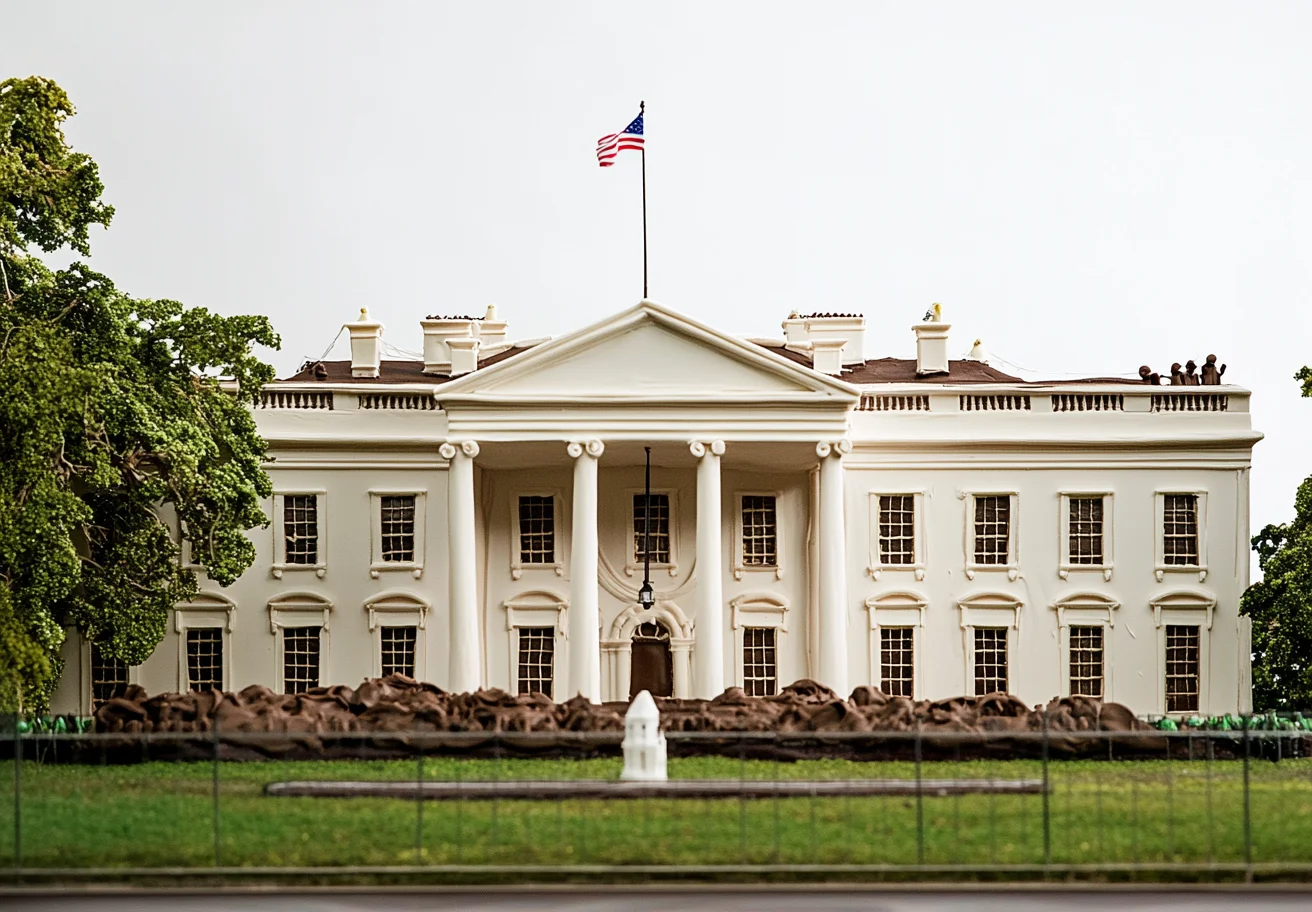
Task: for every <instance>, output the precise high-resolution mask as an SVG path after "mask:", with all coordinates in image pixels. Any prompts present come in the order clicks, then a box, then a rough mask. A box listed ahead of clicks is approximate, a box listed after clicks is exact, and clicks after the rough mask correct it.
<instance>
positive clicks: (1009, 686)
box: [966, 624, 1016, 697]
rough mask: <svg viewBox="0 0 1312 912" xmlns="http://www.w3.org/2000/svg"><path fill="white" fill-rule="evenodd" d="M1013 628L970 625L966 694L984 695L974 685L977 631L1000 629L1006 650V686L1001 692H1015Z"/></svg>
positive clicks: (995, 625) (976, 678)
mask: <svg viewBox="0 0 1312 912" xmlns="http://www.w3.org/2000/svg"><path fill="white" fill-rule="evenodd" d="M1014 629H1015V628H1012V627H1007V626H1004V625H1002V624H972V625H971V627H970V635H969V641H970V649H969V657H968V659H967V663H966V667H967V669H968V671H967V674H968V676H969V683H968V685H967V687H966V693H967V694H969V695H971V696H975V697H982V696H984V694H981V693H977V692H976V685H977V683H978V676H977V671H976V661H975V653H976V649H977V646H978V644H977V640H978V638H979V637H978V634H979V631H981V630H1001V631H1002V643H1003V646H1004V648H1005V650H1006V658H1007V664H1006V666H1005V668H1006V673H1005V677H1006V687H1004V688H1003V689H1002V691H1001V693H1009V694H1010V693H1015V690H1016V667H1015V662H1014V659H1015V656H1016V637H1015V635H1014V634H1013V632H1012V631H1013V630H1014ZM998 692H999V691H992V690H990V691H985V693H998Z"/></svg>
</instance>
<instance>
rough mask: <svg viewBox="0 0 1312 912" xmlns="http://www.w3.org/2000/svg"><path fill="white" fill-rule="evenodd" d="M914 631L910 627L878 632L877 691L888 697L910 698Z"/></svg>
mask: <svg viewBox="0 0 1312 912" xmlns="http://www.w3.org/2000/svg"><path fill="white" fill-rule="evenodd" d="M914 649H915V631H914V630H913V629H912V628H910V627H881V628H880V630H879V671H880V675H881V677H880V682H879V689H880V690H882V691H883V692H884V693H886V694H888V695H889V696H890V697H910V696H913V694H912V689H913V687H912V685H913V682H914V670H915V661H914V659H915V653H914Z"/></svg>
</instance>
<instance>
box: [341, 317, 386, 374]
mask: <svg viewBox="0 0 1312 912" xmlns="http://www.w3.org/2000/svg"><path fill="white" fill-rule="evenodd" d="M344 328H345V329H346V330H347V331H348V332H350V334H351V376H352V377H377V376H378V368H379V366H380V364H381V357H382V347H383V324H381V323H379V322H377V321H376V320H370V319H369V308H367V307H361V308H360V319H359V320H356V321H355V322H354V323H347V324H346V326H345V327H344Z"/></svg>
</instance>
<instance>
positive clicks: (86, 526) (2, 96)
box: [0, 77, 279, 711]
mask: <svg viewBox="0 0 1312 912" xmlns="http://www.w3.org/2000/svg"><path fill="white" fill-rule="evenodd" d="M72 113H73V107H72V104H71V103H70V102H69V99H68V96H67V95H66V94H65V93H64V91H63V90H62V89H60V88H59V86H57V85H56V84H55V83H53V82H51V81H50V80H47V79H42V78H40V77H32V78H28V79H8V80H5V81H3V82H0V711H6V710H13V709H23V710H34V709H41V708H43V707H44V706H45V705H46V704H47V703H48V700H49V696H50V693H51V692H52V690H53V688H54V685H55V683H56V682H57V680H58V675H59V673H60V670H61V669H60V661H59V649H60V646H61V645H62V643H63V640H64V630H65V629H66V628H67V627H70V626H75V627H77V628H78V629H79V630H80V631H82V633H83V634H85V635H86V636H88V637H90V638H91V639H92V640H93V641H95V642H96V643H98V644H100V648H101V649H102V650H103V652H104V653H105V654H106V655H108V656H112V657H116V658H118V659H121V660H122V661H124V662H127V663H129V664H136V663H139V662H141V661H143V660H144V659H145V658H146V657H147V656H148V655H149V654H150V653H151V651H152V650H153V649H154V648H155V646H156V645H157V644H158V643H159V641H160V640H161V639H162V638H163V636H164V632H165V630H166V628H167V621H168V616H169V611H170V609H171V607H172V606H173V605H174V604H175V603H176V602H177V601H179V600H181V599H185V598H187V597H188V596H189V595H191V594H192V593H194V592H195V591H196V588H197V582H196V578H195V574H194V573H193V572H191V571H190V570H188V569H186V568H184V567H183V566H182V562H181V561H180V560H179V552H178V546H177V544H176V543H175V541H174V537H173V535H172V533H171V530H170V528H169V526H168V525H167V524H166V523H165V521H164V520H163V518H162V515H163V511H162V510H161V507H162V506H164V507H171V508H172V512H174V513H175V514H176V516H177V517H179V518H180V519H181V522H182V523H183V524H184V526H185V528H186V530H187V536H188V538H189V539H190V540H191V542H192V545H193V553H194V555H195V557H196V559H197V560H198V561H200V562H201V563H203V564H204V565H205V567H206V570H207V573H208V575H209V577H210V578H211V579H212V580H214V581H216V582H217V583H219V584H220V585H228V584H230V583H231V582H232V581H233V580H235V579H236V578H237V577H238V576H239V575H240V574H241V573H242V571H244V570H245V569H246V568H247V567H248V566H249V565H250V563H251V561H252V559H253V558H254V548H253V546H252V545H251V543H250V541H249V540H248V539H247V538H246V537H245V535H244V534H243V533H244V532H245V531H246V530H247V529H250V528H253V527H255V526H259V525H263V524H266V523H267V519H266V517H265V516H264V513H263V511H262V510H261V508H260V500H261V498H263V497H267V496H269V494H270V493H271V487H270V484H269V479H268V476H267V475H266V474H265V473H264V471H263V469H262V468H261V464H262V462H263V460H264V458H265V444H264V441H263V440H261V439H260V437H259V435H258V434H257V433H256V428H255V422H254V420H253V418H252V416H251V412H250V410H249V409H248V408H247V405H248V404H250V403H253V402H254V401H255V399H256V398H257V397H258V395H259V390H260V387H261V386H262V385H263V384H264V383H267V382H268V381H269V380H271V379H272V378H273V369H272V368H271V367H270V366H269V365H267V364H265V363H263V362H261V361H260V360H259V359H258V358H257V357H256V355H255V354H254V351H253V347H254V346H255V345H257V344H258V345H264V346H268V347H270V348H277V346H278V344H279V343H278V337H277V336H276V335H275V334H274V332H273V330H272V328H271V327H270V325H269V322H268V320H267V319H266V318H264V317H260V316H236V317H223V316H219V315H217V314H213V313H210V312H208V311H206V310H205V309H203V308H198V307H192V308H188V307H184V306H183V305H182V304H179V303H178V302H176V301H157V300H141V299H134V298H132V297H130V296H128V295H127V294H124V293H123V292H121V291H119V290H118V289H117V288H115V287H114V284H113V283H112V282H111V281H110V280H109V279H108V278H106V277H105V276H103V275H100V274H98V273H96V272H94V271H92V270H91V269H90V268H88V267H87V266H86V264H85V263H82V262H75V263H73V264H72V265H70V266H69V267H68V268H66V269H62V270H52V269H50V268H48V267H47V266H46V265H45V263H44V262H43V261H42V260H40V259H38V258H37V257H36V256H34V255H33V253H32V251H33V248H36V249H39V250H41V251H45V252H47V253H49V252H54V251H57V250H60V249H62V248H65V247H68V248H71V249H72V250H74V251H76V252H78V253H80V254H82V255H83V256H89V255H90V246H89V240H88V229H89V228H90V227H91V226H92V225H101V226H105V227H107V226H108V225H109V222H110V219H111V217H112V216H113V213H114V210H113V208H112V207H110V206H108V205H106V204H105V203H104V202H102V201H101V198H100V197H101V193H102V191H103V187H102V185H101V182H100V177H99V172H98V169H97V167H96V163H95V162H94V161H92V160H91V158H89V157H88V156H86V155H84V154H82V153H77V152H74V151H72V150H71V149H70V148H69V147H68V143H67V142H66V140H65V138H64V133H63V122H64V120H65V119H66V118H67V117H69V116H70V115H71V114H72ZM220 378H223V379H220Z"/></svg>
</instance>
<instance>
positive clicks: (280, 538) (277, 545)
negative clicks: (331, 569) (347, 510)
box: [269, 487, 328, 580]
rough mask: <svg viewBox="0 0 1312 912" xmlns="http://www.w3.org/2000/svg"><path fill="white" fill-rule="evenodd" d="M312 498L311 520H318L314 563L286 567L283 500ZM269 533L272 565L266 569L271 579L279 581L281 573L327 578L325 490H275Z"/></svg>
mask: <svg viewBox="0 0 1312 912" xmlns="http://www.w3.org/2000/svg"><path fill="white" fill-rule="evenodd" d="M298 496H307V497H309V496H312V497H314V498H316V501H315V517H316V518H317V520H318V529H317V532H316V535H317V542H316V546H315V547H316V549H317V554H318V557H319V559H318V561H316V562H315V563H313V564H289V563H287V536H286V533H285V532H284V531H283V519H284V514H283V499H284V498H286V497H298ZM270 520H271V521H270V523H269V525H270V527H271V528H272V529H273V564H272V566H271V567H270V568H269V570H270V573H271V574H272V575H273V578H274V579H279V580H280V579H282V578H283V574H285V573H302V572H306V571H313V573H314V575H315V576H317V577H318V578H319V579H323V578H324V577H325V576H326V575H327V574H328V491H327V489H325V488H306V487H301V488H294V487H288V488H277V489H275V490H274V492H273V515H272V516H271V517H270Z"/></svg>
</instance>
